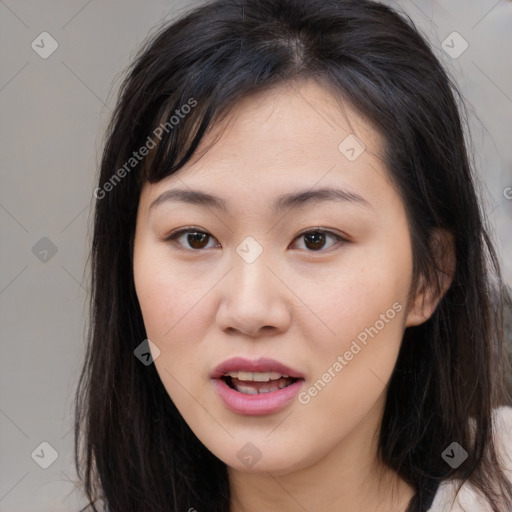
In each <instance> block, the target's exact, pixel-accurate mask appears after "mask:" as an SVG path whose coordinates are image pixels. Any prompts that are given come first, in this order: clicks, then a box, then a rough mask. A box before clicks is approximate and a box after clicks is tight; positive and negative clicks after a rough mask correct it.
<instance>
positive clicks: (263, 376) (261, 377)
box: [252, 372, 272, 382]
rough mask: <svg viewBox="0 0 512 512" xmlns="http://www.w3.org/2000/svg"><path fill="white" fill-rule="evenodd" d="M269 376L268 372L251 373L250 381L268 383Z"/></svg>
mask: <svg viewBox="0 0 512 512" xmlns="http://www.w3.org/2000/svg"><path fill="white" fill-rule="evenodd" d="M271 378H272V377H271V374H270V373H269V372H253V373H252V380H254V381H255V382H268V381H269V380H270V379H271Z"/></svg>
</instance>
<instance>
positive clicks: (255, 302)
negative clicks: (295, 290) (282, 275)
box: [217, 237, 290, 336]
mask: <svg viewBox="0 0 512 512" xmlns="http://www.w3.org/2000/svg"><path fill="white" fill-rule="evenodd" d="M270 254H271V251H266V250H265V249H264V247H263V245H262V244H261V243H259V242H258V241H257V240H256V239H254V238H253V237H246V239H244V240H243V241H242V242H241V243H240V244H239V245H238V246H237V247H236V253H235V254H234V257H233V265H232V270H231V272H230V277H229V282H228V283H227V285H226V287H225V288H224V296H223V299H222V303H221V305H220V308H219V311H218V316H217V320H218V322H219V326H220V327H221V328H223V329H229V328H231V329H235V330H237V331H240V332H243V333H245V334H248V335H251V336H255V335H257V333H258V332H259V330H260V329H261V328H263V327H267V328H268V327H273V328H276V329H277V330H279V331H281V330H283V329H286V326H287V325H288V323H289V320H290V318H289V308H288V306H287V305H286V298H285V296H284V294H283V293H282V291H279V286H280V285H279V280H278V279H276V277H275V276H274V275H273V273H272V272H271V271H270V270H269V268H267V267H272V262H271V261H270V260H269V257H270ZM281 286H282V284H281Z"/></svg>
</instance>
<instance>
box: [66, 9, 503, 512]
mask: <svg viewBox="0 0 512 512" xmlns="http://www.w3.org/2000/svg"><path fill="white" fill-rule="evenodd" d="M452 89H453V88H452V86H451V83H450V80H449V78H448V77H447V75H446V74H445V72H444V71H443V69H442V67H441V65H440V64H439V62H438V61H437V60H436V58H435V57H434V55H433V54H432V52H431V50H430V49H429V47H428V45H427V44H426V42H425V41H424V39H423V38H422V37H421V36H420V35H419V34H418V32H417V31H416V30H415V28H414V27H413V26H412V24H411V23H410V22H407V21H405V20H404V19H403V18H402V17H400V16H399V15H398V14H396V13H395V12H394V11H392V10H391V9H390V8H388V7H386V6H384V5H381V4H378V3H374V2H370V1H349V0H336V1H335V0H327V1H325V0H322V1H311V0H248V1H237V0H217V1H214V2H210V3H207V4H205V5H204V6H202V7H200V8H197V9H196V10H194V11H192V12H191V13H189V14H187V15H186V16H184V17H183V18H181V19H180V20H178V21H176V22H174V23H173V24H171V25H170V26H168V27H165V28H164V29H163V30H161V31H160V33H159V34H157V35H156V36H155V37H154V38H153V39H152V40H151V41H149V42H148V44H147V46H146V48H145V49H144V50H143V51H142V52H141V53H140V55H139V57H138V58H137V60H136V61H135V63H134V65H133V67H132V68H131V69H130V73H129V75H128V77H127V78H126V80H125V82H124V84H123V86H122V90H121V95H120V98H119V101H118V105H117V107H116V110H115V113H114V116H113V120H112V123H111V126H110V130H109V133H108V139H107V141H106V146H105V151H104V154H103V160H102V164H101V175H100V178H99V183H98V187H97V188H96V190H95V193H94V195H95V197H96V199H97V204H96V217H95V228H94V242H93V249H92V268H93V283H92V285H93V291H94V293H93V299H92V313H91V314H92V318H91V320H92V321H91V332H90V340H89V345H88V351H87V359H86V362H85V365H84V369H83V372H82V376H81V380H80V385H79V389H78V392H77V410H76V431H75V441H76V462H77V470H78V471H79V474H80V475H81V476H83V479H84V483H85V491H86V493H87V495H88V498H89V499H90V500H91V507H92V509H93V510H101V507H104V509H105V510H109V511H110V512H119V511H122V512H129V511H134V512H135V511H137V512H140V511H171V510H172V511H178V510H188V511H189V512H191V511H194V510H196V511H198V512H201V511H206V510H207V511H209V512H214V511H219V512H220V511H223V512H228V511H230V512H253V511H262V510H266V511H277V510H280V511H281V510H286V511H290V512H294V511H303V510H308V511H317V510H323V511H340V510H343V511H344V512H353V511H360V510H364V511H366V512H373V511H377V510H378V511H390V512H391V511H397V512H398V511H407V512H413V511H414V512H419V511H422V512H425V511H427V510H432V511H438V510H439V511H440V510H460V507H463V506H464V507H466V509H469V510H471V508H469V507H473V510H478V511H480V510H493V511H496V512H505V511H510V510H511V509H512V483H511V481H510V478H511V476H512V475H511V471H512V454H511V453H510V448H509V447H507V446H506V440H507V436H510V433H509V432H507V429H510V428H511V427H512V418H511V409H510V408H509V407H505V406H504V405H505V404H506V399H507V397H506V396H505V392H504V387H503V375H504V369H503V361H504V358H503V344H502V334H501V316H500V311H501V304H502V299H501V285H500V277H499V276H500V274H499V265H498V263H497V261H496V257H495V253H494V250H493V248H492V245H491V243H490V242H489V239H488V236H487V232H486V229H485V226H484V222H483V220H482V216H481V213H480V208H479V204H478V200H477V197H476V195H475V190H474V185H473V178H472V175H471V169H470V165H469V161H468V155H467V150H466V147H465V143H464V135H463V129H462V126H461V120H460V115H459V112H458V110H457V104H456V101H455V98H454V94H453V92H452ZM493 433H494V435H493ZM461 485H462V488H461V489H460V492H459V493H458V495H457V496H455V494H456V492H457V490H458V489H459V487H460V486H461ZM100 502H102V505H100ZM452 506H453V508H452ZM97 507H100V508H99V509H98V508H97ZM457 507H459V508H457Z"/></svg>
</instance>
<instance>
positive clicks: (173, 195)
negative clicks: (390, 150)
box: [149, 187, 372, 214]
mask: <svg viewBox="0 0 512 512" xmlns="http://www.w3.org/2000/svg"><path fill="white" fill-rule="evenodd" d="M168 201H177V202H182V203H188V204H194V205H198V206H204V207H207V208H214V209H216V210H221V211H223V212H226V213H227V212H228V205H227V203H226V201H225V200H224V199H222V198H220V197H218V196H215V195H212V194H209V193H206V192H202V191H200V190H191V189H170V190H166V191H165V192H163V193H162V194H160V195H159V196H158V197H157V198H156V199H155V200H154V201H153V202H152V203H151V206H150V207H149V208H150V210H151V209H152V208H154V207H156V206H158V205H161V204H163V203H165V202H168ZM325 201H339V202H347V203H352V204H356V205H359V206H362V207H365V208H371V207H372V206H371V204H370V203H369V202H368V201H367V200H366V199H364V198H363V197H362V196H360V195H359V194H356V193H355V192H350V191H348V190H343V189H340V188H333V187H324V188H317V189H311V190H299V191H297V192H292V193H289V194H283V195H281V196H279V197H278V198H277V199H276V200H275V202H274V204H273V205H272V213H273V214H279V213H281V212H283V211H287V210H291V209H298V208H301V207H304V206H306V205H310V204H318V203H320V202H325Z"/></svg>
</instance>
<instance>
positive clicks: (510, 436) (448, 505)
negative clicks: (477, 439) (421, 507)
mask: <svg viewBox="0 0 512 512" xmlns="http://www.w3.org/2000/svg"><path fill="white" fill-rule="evenodd" d="M493 418H494V442H495V445H496V452H497V454H498V457H499V458H500V459H501V461H502V463H503V469H504V472H505V475H506V476H507V477H508V479H509V480H510V481H511V482H512V407H505V406H504V407H498V408H496V409H494V412H493ZM459 485H460V481H459V480H450V481H445V482H442V483H441V484H440V486H439V489H438V490H437V493H436V495H435V497H434V501H433V502H432V507H431V508H430V509H429V510H428V512H483V511H487V510H490V508H489V504H488V503H486V501H485V500H484V498H483V497H482V496H480V494H479V493H477V492H476V491H475V490H474V489H473V487H472V486H471V485H470V484H468V482H465V483H464V485H463V486H462V487H461V488H460V491H459V492H458V494H456V493H457V489H458V487H459Z"/></svg>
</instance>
